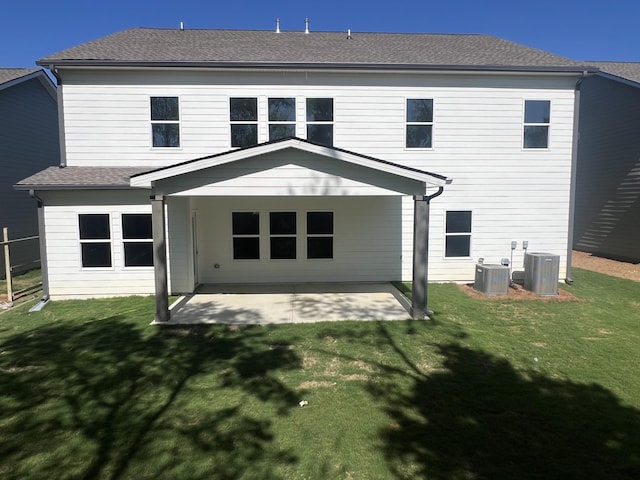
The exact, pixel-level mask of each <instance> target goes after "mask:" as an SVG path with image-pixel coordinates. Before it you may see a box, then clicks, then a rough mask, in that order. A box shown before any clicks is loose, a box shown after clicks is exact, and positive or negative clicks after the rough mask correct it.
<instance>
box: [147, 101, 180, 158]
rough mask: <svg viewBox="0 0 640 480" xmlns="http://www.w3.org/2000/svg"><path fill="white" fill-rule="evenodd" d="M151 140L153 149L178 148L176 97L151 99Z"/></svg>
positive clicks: (178, 113) (178, 130)
mask: <svg viewBox="0 0 640 480" xmlns="http://www.w3.org/2000/svg"><path fill="white" fill-rule="evenodd" d="M151 138H152V140H151V141H152V145H153V146H154V147H179V146H180V111H179V104H178V97H151Z"/></svg>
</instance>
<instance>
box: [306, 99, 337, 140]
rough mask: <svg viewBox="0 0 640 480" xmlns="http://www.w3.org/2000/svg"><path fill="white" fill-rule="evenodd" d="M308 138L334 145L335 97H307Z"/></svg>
mask: <svg viewBox="0 0 640 480" xmlns="http://www.w3.org/2000/svg"><path fill="white" fill-rule="evenodd" d="M307 140H309V141H310V142H314V143H319V144H320V145H326V146H327V147H332V146H333V98H307Z"/></svg>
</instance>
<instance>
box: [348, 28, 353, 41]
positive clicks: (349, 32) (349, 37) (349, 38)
mask: <svg viewBox="0 0 640 480" xmlns="http://www.w3.org/2000/svg"><path fill="white" fill-rule="evenodd" d="M352 38H353V37H352V36H351V29H348V30H347V40H351V39H352Z"/></svg>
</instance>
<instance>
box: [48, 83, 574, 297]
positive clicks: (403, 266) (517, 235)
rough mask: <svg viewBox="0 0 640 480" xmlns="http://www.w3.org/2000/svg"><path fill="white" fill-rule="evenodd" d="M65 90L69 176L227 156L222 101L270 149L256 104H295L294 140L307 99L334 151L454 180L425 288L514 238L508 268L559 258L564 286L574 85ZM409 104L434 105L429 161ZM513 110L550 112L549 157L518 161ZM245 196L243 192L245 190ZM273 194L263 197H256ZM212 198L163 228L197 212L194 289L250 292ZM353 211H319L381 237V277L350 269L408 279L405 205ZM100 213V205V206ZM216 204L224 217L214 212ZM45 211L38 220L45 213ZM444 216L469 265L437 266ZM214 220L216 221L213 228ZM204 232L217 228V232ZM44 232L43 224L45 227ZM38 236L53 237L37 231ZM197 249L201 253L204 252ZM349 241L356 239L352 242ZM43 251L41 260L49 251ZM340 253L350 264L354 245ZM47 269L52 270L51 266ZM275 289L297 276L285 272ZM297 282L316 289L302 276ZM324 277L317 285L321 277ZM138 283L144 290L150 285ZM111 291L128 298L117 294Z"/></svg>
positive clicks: (525, 156)
mask: <svg viewBox="0 0 640 480" xmlns="http://www.w3.org/2000/svg"><path fill="white" fill-rule="evenodd" d="M63 78H64V84H63V87H62V88H63V89H64V90H63V97H64V128H65V133H66V151H67V162H68V165H70V166H73V165H77V166H148V167H149V169H152V168H155V167H161V166H166V165H170V164H175V163H178V162H181V161H186V160H191V159H194V158H198V157H202V156H205V155H211V154H215V153H219V152H223V151H227V150H229V149H231V146H230V133H229V132H230V122H229V98H230V97H257V98H258V105H259V118H260V121H259V123H258V128H259V138H258V141H260V142H262V141H266V140H267V139H268V130H267V121H266V116H267V113H266V104H267V99H268V98H269V97H295V98H296V99H297V110H298V115H297V121H296V127H295V131H296V135H298V136H300V137H302V138H304V137H305V136H306V122H305V116H304V103H305V99H306V98H309V97H330V98H333V99H334V145H335V146H336V147H339V148H343V149H347V150H351V151H355V152H358V153H360V154H365V155H370V156H373V157H376V158H380V159H383V160H387V161H392V162H396V163H399V164H402V165H406V166H410V167H415V168H419V169H423V170H427V171H430V172H436V173H438V174H442V175H446V176H447V177H450V178H453V179H454V182H453V184H452V185H448V186H447V187H446V188H445V193H444V194H443V195H442V196H440V197H438V198H437V199H436V200H434V201H433V202H432V205H431V222H430V228H431V231H430V245H429V262H430V263H429V271H430V273H429V278H430V280H433V281H470V280H473V275H474V265H475V262H476V261H477V259H478V258H479V257H484V258H485V261H486V262H487V263H495V262H499V261H500V259H501V258H504V257H509V256H510V253H511V250H510V243H511V241H512V240H515V241H517V242H518V250H516V252H515V256H514V264H515V266H516V267H519V266H520V265H521V264H522V258H523V251H522V243H521V242H522V241H523V240H527V241H528V242H529V250H530V251H538V252H549V253H554V254H558V255H560V256H561V269H560V270H561V272H560V276H563V275H564V271H565V265H566V249H567V242H568V235H567V225H568V212H569V185H570V170H571V154H572V132H573V130H572V129H573V107H574V86H575V81H576V78H575V77H573V76H566V77H562V76H541V75H531V76H529V75H525V74H519V75H513V76H507V75H498V74H495V75H478V74H459V75H451V74H428V73H422V74H406V73H405V74H401V75H400V74H381V73H380V74H375V73H349V74H347V73H323V72H309V73H306V74H305V73H290V72H284V73H283V72H281V71H280V72H277V73H276V72H273V73H268V72H264V73H247V72H245V73H242V74H239V73H232V72H215V73H213V72H204V71H202V72H187V71H177V72H176V71H154V72H143V71H137V72H126V71H119V72H108V71H104V70H101V71H94V72H91V71H89V72H85V71H75V70H67V71H64V72H63ZM151 96H178V97H179V102H180V137H181V144H180V147H179V148H162V149H158V148H151V125H150V107H149V104H150V97H151ZM407 98H427V99H433V102H434V114H433V115H434V119H433V145H432V148H430V149H407V148H406V147H405V127H406V122H405V118H406V117H405V115H406V99H407ZM525 100H549V101H550V102H551V122H550V137H549V148H547V149H530V150H526V149H523V146H522V135H523V115H524V102H525ZM257 178H258V179H259V181H260V182H262V184H264V185H267V186H268V185H269V179H273V172H270V173H267V172H265V174H262V175H258V176H257ZM241 184H242V181H241V180H240V181H238V182H236V186H237V187H240V186H242V185H241ZM244 187H246V188H255V183H254V184H250V183H248V184H246V185H244ZM272 193H273V192H270V191H269V189H268V188H267V190H266V191H265V193H264V195H270V194H272ZM69 195H70V196H69V197H68V202H69V205H73V204H74V202H76V200H73V197H72V196H71V194H69ZM82 195H84V194H82ZM118 195H119V194H118ZM82 198H84V197H82ZM136 198H137V197H136ZM223 200H224V199H222V198H218V197H216V198H200V197H192V198H190V199H187V200H180V202H182V203H180V208H176V211H177V212H178V213H179V214H176V215H174V218H171V209H172V208H174V207H175V205H174V206H173V207H172V203H171V201H170V202H168V205H169V209H170V214H169V220H168V221H169V224H171V223H172V222H176V224H177V225H180V226H182V228H186V229H187V231H188V226H189V214H190V211H191V210H197V211H198V222H199V225H200V226H201V228H202V229H203V235H204V236H205V237H206V238H204V237H203V239H202V241H201V243H200V244H201V249H200V251H201V255H200V259H199V262H201V265H200V266H201V269H200V272H199V275H200V277H201V281H214V280H215V279H216V278H217V277H216V276H217V275H223V274H224V279H225V281H235V279H240V278H245V280H244V281H250V279H249V278H247V277H246V276H245V277H242V275H244V273H243V268H240V267H238V268H234V269H232V270H229V269H228V268H227V267H228V265H229V262H228V257H227V261H225V258H224V256H222V255H223V253H222V252H224V251H225V250H224V248H223V247H224V244H225V242H226V245H227V247H228V244H229V242H231V239H230V235H229V234H228V232H227V230H228V228H229V219H228V214H229V211H230V207H229V205H228V204H229V203H230V202H231V201H232V199H228V200H227V201H226V202H224V201H223ZM233 201H234V202H237V203H235V204H234V205H238V206H242V208H246V209H252V208H253V209H254V210H256V211H257V210H260V211H265V212H266V211H268V209H269V208H270V207H269V205H270V203H269V202H276V203H277V202H282V201H283V200H282V199H271V200H270V199H269V197H266V196H265V197H254V198H244V199H242V200H237V199H236V200H233ZM289 201H290V202H291V207H290V208H292V209H294V210H295V211H299V212H302V211H304V209H305V208H308V203H306V201H305V200H301V201H299V200H298V199H291V200H289ZM362 201H363V199H362V198H361V199H354V200H352V202H353V205H360V207H361V208H357V209H356V208H355V207H353V206H351V204H349V201H346V200H345V201H344V202H342V203H336V202H338V201H337V200H335V199H327V200H326V202H329V203H331V204H332V205H336V207H335V208H340V209H341V210H340V212H341V215H343V214H342V212H343V211H344V217H341V218H343V219H344V220H336V221H337V222H338V221H345V222H346V223H345V224H348V225H350V227H349V229H350V230H349V231H351V232H352V233H353V232H355V230H354V228H355V226H356V225H358V224H357V222H354V220H355V219H358V218H360V219H361V220H362V222H365V223H367V225H368V228H371V229H372V230H371V231H370V232H371V234H373V235H375V236H377V237H380V238H382V239H384V238H389V239H390V240H388V241H385V242H386V244H387V246H388V248H389V250H388V251H387V253H385V254H382V255H381V262H382V263H383V264H385V265H386V266H380V268H379V269H378V267H371V266H363V267H361V268H362V269H363V271H366V272H371V271H372V270H371V269H372V268H373V269H374V270H375V272H376V273H375V274H372V276H371V277H370V278H371V279H381V278H382V277H383V276H385V275H389V276H388V277H387V279H389V280H399V279H401V278H402V279H405V280H409V279H411V269H412V261H411V258H412V248H413V247H412V231H413V201H412V199H411V198H410V197H405V198H402V199H401V204H402V215H401V217H400V218H399V219H398V221H397V222H392V221H388V212H389V211H391V210H394V209H399V207H398V197H396V198H389V199H385V198H375V201H374V202H371V204H372V205H373V204H376V202H377V203H379V208H380V209H381V210H380V212H381V213H380V218H378V219H377V220H378V221H379V222H380V223H379V224H378V225H376V222H375V218H374V215H375V211H374V209H372V208H369V207H367V206H366V205H365V204H366V202H363V204H359V203H358V202H362ZM105 202H107V203H108V201H107V200H106V199H105ZM252 202H253V203H252ZM76 203H77V202H76ZM252 204H253V205H255V206H254V207H252V206H251V205H252ZM148 205H149V200H148V191H147V192H141V194H140V204H139V205H138V204H128V206H126V207H122V208H123V209H136V208H138V207H142V206H144V207H145V208H148ZM217 205H223V206H222V207H220V208H218V207H217ZM204 207H208V208H204ZM52 208H54V207H51V208H50V210H49V211H53V210H51V209H52ZM55 208H58V207H55ZM60 208H62V207H60ZM283 208H284V207H283ZM287 208H289V207H287ZM120 210H121V209H120V207H115V206H114V207H113V209H112V210H110V212H112V213H113V214H114V215H116V216H117V215H118V212H119V211H120ZM451 210H464V211H471V212H472V232H471V253H470V255H469V256H468V257H464V258H446V257H445V254H444V243H445V216H446V211H451ZM122 211H124V210H122ZM66 215H67V217H66V220H64V221H65V222H72V217H71V216H70V215H71V212H70V211H69V212H67V214H66ZM359 215H360V217H358V216H359ZM61 221H62V219H61ZM75 221H76V222H77V220H75ZM220 221H225V222H226V223H225V224H223V225H222V226H220V223H219V222H220ZM337 225H338V224H336V228H337ZM216 226H219V227H220V228H219V229H217V230H216ZM398 226H400V228H401V230H400V232H401V237H402V238H401V249H400V251H396V250H395V249H396V247H398V246H399V244H400V243H399V242H400V239H398V238H396V237H395V235H397V234H398V233H397V232H398V230H397V229H398ZM49 228H54V226H50V225H48V229H49ZM67 228H69V230H68V232H67V238H66V239H62V238H61V239H60V241H61V242H64V241H66V242H68V243H73V245H69V248H70V249H71V250H70V252H75V253H73V254H74V255H76V256H75V257H74V258H75V260H73V261H72V257H71V256H70V257H69V261H68V262H67V263H66V265H67V267H68V270H61V271H60V272H59V275H61V276H65V275H70V274H71V273H73V274H74V275H75V274H77V272H78V257H77V251H78V246H77V241H78V240H77V225H76V227H75V230H73V228H72V225H71V223H68V227H67ZM380 229H382V230H380ZM225 232H226V233H225ZM385 232H386V233H385ZM47 234H48V235H50V234H53V232H51V233H50V232H49V231H47ZM209 235H210V236H209ZM177 236H178V237H179V234H178V233H176V232H175V231H173V230H171V231H170V234H169V239H168V243H169V244H170V246H169V248H170V249H171V245H172V244H173V245H176V242H182V243H183V244H184V245H185V246H186V247H189V243H188V242H190V237H184V236H183V237H180V238H181V239H180V238H176V237H177ZM370 236H371V235H370ZM356 237H357V236H356V235H355V234H354V236H353V238H351V239H346V238H345V240H344V242H343V240H342V239H339V240H336V245H347V244H348V242H356ZM392 237H393V238H392ZM208 240H211V242H212V243H211V244H209V243H207V241H208ZM361 240H362V238H357V241H361ZM382 241H383V240H381V242H382ZM214 245H219V246H220V248H221V250H218V251H216V250H215V249H214ZM354 245H355V243H354ZM49 248H50V250H53V247H51V246H50V247H49ZM345 248H348V249H351V250H349V251H351V252H352V253H353V252H355V247H345ZM74 249H75V250H74ZM227 249H228V248H227ZM177 251H178V250H176V252H177ZM181 251H182V252H183V253H182V255H183V257H184V259H185V260H188V259H189V255H188V253H186V252H188V250H181ZM177 254H178V253H176V255H177ZM393 254H395V255H397V257H398V258H397V259H396V261H397V262H399V264H398V265H394V266H389V258H390V256H391V255H393ZM400 257H401V258H400ZM354 258H355V257H354ZM357 258H358V259H360V260H361V261H362V262H367V261H368V260H369V259H371V257H367V255H366V254H363V256H361V257H357ZM188 261H192V260H188ZM51 263H52V265H53V263H54V262H53V261H52V262H51ZM213 263H219V264H220V265H221V266H222V267H221V268H220V269H219V270H220V271H219V272H216V271H214V270H213ZM267 263H268V262H267ZM280 263H282V262H280ZM280 263H277V262H274V263H273V265H272V266H273V272H272V273H269V274H265V275H264V276H260V275H262V274H260V275H258V277H259V278H260V279H261V280H260V281H268V280H272V279H273V278H275V274H276V273H277V272H282V271H284V270H286V268H285V267H282V266H281V265H280ZM334 263H336V264H337V261H336V260H334ZM176 265H186V264H185V263H184V262H182V263H180V262H178V261H176V260H174V259H173V258H172V259H171V264H170V275H171V282H172V285H173V288H176V289H178V290H181V287H179V286H177V285H188V284H189V278H190V277H189V274H187V273H184V272H181V271H179V268H178V267H177V266H176ZM296 268H298V267H296ZM345 268H346V266H345ZM319 270H320V271H321V270H322V269H321V268H320V269H319ZM74 272H75V273H74ZM77 275H78V276H77V278H78V281H79V283H83V280H82V278H84V277H83V276H82V275H80V274H77ZM87 275H88V274H87ZM247 275H248V274H247ZM287 275H289V274H287ZM285 276H286V275H285ZM351 276H353V277H356V276H357V277H358V278H361V277H360V276H358V274H357V272H351ZM258 277H256V278H258ZM115 278H116V277H115V276H114V279H115ZM287 278H291V279H298V278H299V277H297V276H296V274H295V273H291V274H290V277H287ZM307 278H308V279H310V280H312V279H313V278H314V277H313V274H312V272H311V273H309V275H308V277H307ZM322 278H325V279H329V277H326V276H323V277H322ZM331 278H334V277H331ZM349 278H351V277H349ZM114 281H115V280H114ZM127 282H128V280H127ZM52 284H53V281H52ZM138 284H139V283H138ZM149 285H150V288H151V283H150V284H149ZM65 288H66V287H65ZM74 289H75V290H74ZM123 290H125V291H126V290H127V287H123ZM73 291H75V292H76V293H77V292H78V291H77V288H76V287H73V288H71V287H69V289H68V292H69V293H71V292H73ZM52 293H54V292H52Z"/></svg>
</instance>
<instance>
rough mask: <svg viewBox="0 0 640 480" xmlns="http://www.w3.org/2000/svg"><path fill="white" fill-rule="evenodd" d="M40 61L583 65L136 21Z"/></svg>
mask: <svg viewBox="0 0 640 480" xmlns="http://www.w3.org/2000/svg"><path fill="white" fill-rule="evenodd" d="M37 63H38V64H39V65H43V66H48V65H50V64H55V65H64V64H67V65H72V64H76V65H119V64H148V65H151V64H156V65H157V64H162V65H164V64H168V65H189V64H191V65H210V66H216V65H217V66H251V65H253V66H255V65H263V66H282V65H289V66H295V65H304V66H318V67H322V66H327V65H335V66H356V67H357V66H360V67H366V66H379V67H387V68H389V67H407V68H442V67H454V68H456V67H457V68H476V69H477V68H489V69H506V68H519V69H525V70H529V69H533V70H549V69H550V70H582V69H583V68H582V67H581V64H580V63H578V62H575V61H572V60H570V59H567V58H564V57H560V56H557V55H553V54H551V53H548V52H544V51H542V50H537V49H534V48H530V47H526V46H524V45H520V44H517V43H514V42H510V41H507V40H503V39H500V38H497V37H493V36H489V35H449V34H400V33H363V32H353V33H352V38H351V39H347V35H346V33H344V32H311V33H310V34H308V35H306V34H304V33H303V32H282V33H275V32H274V31H257V30H177V29H175V30H174V29H150V28H135V29H130V30H124V31H122V32H118V33H114V34H112V35H108V36H106V37H103V38H99V39H97V40H94V41H91V42H87V43H84V44H81V45H78V46H76V47H73V48H70V49H68V50H64V51H62V52H58V53H55V54H53V55H50V56H48V57H45V58H42V59H41V60H39V61H38V62H37Z"/></svg>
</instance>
